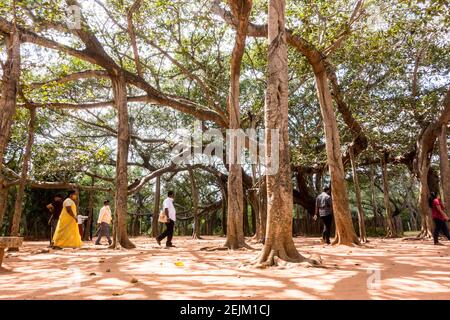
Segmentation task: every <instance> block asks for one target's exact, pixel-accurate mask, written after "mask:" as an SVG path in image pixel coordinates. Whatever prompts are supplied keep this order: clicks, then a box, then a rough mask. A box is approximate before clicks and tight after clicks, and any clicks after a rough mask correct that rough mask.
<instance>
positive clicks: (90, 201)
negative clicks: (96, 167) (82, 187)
mask: <svg viewBox="0 0 450 320" xmlns="http://www.w3.org/2000/svg"><path fill="white" fill-rule="evenodd" d="M94 183H95V178H94V177H92V178H91V186H94ZM87 211H88V212H87V214H88V219H87V221H86V228H85V229H84V234H83V240H84V241H91V240H92V238H91V228H92V224H93V219H94V191H93V190H89V191H88V207H87Z"/></svg>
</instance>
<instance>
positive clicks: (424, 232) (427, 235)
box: [417, 229, 433, 239]
mask: <svg viewBox="0 0 450 320" xmlns="http://www.w3.org/2000/svg"><path fill="white" fill-rule="evenodd" d="M432 237H433V234H432V233H431V231H430V230H425V229H422V230H421V231H420V233H419V234H418V235H417V238H418V239H431V238H432Z"/></svg>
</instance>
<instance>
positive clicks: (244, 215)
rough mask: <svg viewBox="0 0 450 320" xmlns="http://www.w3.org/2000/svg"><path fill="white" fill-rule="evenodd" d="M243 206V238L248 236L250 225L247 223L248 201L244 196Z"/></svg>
mask: <svg viewBox="0 0 450 320" xmlns="http://www.w3.org/2000/svg"><path fill="white" fill-rule="evenodd" d="M243 200H244V205H243V207H242V218H243V220H244V236H246V237H248V236H250V224H249V222H248V201H247V197H246V196H245V195H244V199H243Z"/></svg>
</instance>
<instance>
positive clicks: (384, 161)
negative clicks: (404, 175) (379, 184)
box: [381, 152, 397, 238]
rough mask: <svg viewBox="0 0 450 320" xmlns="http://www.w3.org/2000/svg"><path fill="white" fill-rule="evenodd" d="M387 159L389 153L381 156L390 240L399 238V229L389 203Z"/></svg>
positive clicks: (387, 232)
mask: <svg viewBox="0 0 450 320" xmlns="http://www.w3.org/2000/svg"><path fill="white" fill-rule="evenodd" d="M387 158H388V153H387V152H383V154H382V156H381V173H382V176H383V196H384V197H383V199H384V207H385V210H386V228H387V230H386V236H387V237H388V238H396V237H397V228H396V226H395V222H394V219H393V217H392V209H391V203H390V201H389V180H388V174H387Z"/></svg>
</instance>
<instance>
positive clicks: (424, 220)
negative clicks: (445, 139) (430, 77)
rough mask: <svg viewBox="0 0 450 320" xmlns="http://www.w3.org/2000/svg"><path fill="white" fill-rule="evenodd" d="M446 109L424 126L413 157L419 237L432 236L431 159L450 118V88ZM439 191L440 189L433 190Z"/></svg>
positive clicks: (445, 99) (446, 99)
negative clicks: (417, 184)
mask: <svg viewBox="0 0 450 320" xmlns="http://www.w3.org/2000/svg"><path fill="white" fill-rule="evenodd" d="M443 105H444V109H443V110H442V112H441V114H440V115H439V116H438V117H437V118H436V119H435V120H434V121H433V122H431V123H430V124H429V125H428V126H426V127H425V128H423V130H422V132H421V133H420V134H419V136H418V138H417V140H416V153H415V157H414V159H413V171H414V173H415V174H416V177H417V178H418V180H419V208H420V215H421V219H420V220H421V231H420V234H419V235H418V237H431V233H432V229H433V223H432V219H431V209H430V207H429V205H428V198H429V197H430V186H429V182H430V181H429V180H432V179H429V176H430V172H429V171H430V170H429V169H430V161H431V155H432V153H433V149H434V144H435V142H436V139H437V137H438V136H439V132H440V131H441V130H442V126H443V125H444V124H447V123H448V121H449V118H450V88H449V89H448V90H447V94H446V95H445V98H444V102H443ZM433 191H438V190H433Z"/></svg>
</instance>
